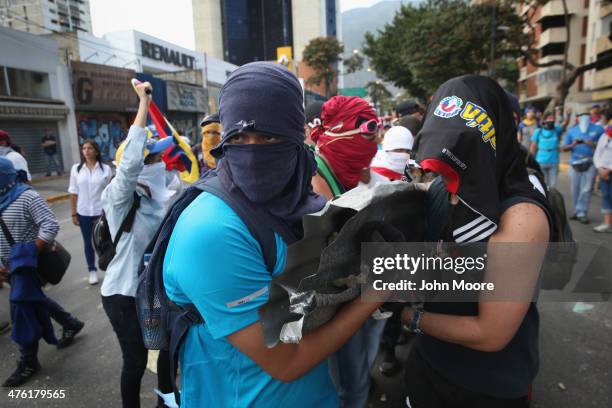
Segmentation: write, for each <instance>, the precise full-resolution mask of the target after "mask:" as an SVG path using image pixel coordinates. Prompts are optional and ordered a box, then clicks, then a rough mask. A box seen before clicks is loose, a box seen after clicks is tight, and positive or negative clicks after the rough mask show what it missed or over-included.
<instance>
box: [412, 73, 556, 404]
mask: <svg viewBox="0 0 612 408" xmlns="http://www.w3.org/2000/svg"><path fill="white" fill-rule="evenodd" d="M451 100H452V101H451ZM449 102H453V103H451V104H449ZM459 102H461V103H459ZM451 105H452V106H454V108H453V109H448V106H451ZM444 108H447V109H444ZM515 135H516V127H515V123H514V120H513V118H512V109H511V107H510V106H509V100H508V98H507V97H506V95H505V93H504V91H503V90H502V88H501V87H500V86H499V85H498V84H497V82H495V81H494V80H493V79H490V78H486V77H480V76H475V75H468V76H463V77H458V78H455V79H451V80H449V81H448V82H446V83H445V84H443V85H442V86H441V87H440V88H438V90H437V92H436V93H435V95H434V97H433V101H432V104H431V106H430V109H429V110H428V112H427V116H426V119H425V123H424V126H423V129H422V130H421V132H420V133H419V135H418V136H417V138H416V140H415V144H414V153H415V155H416V160H417V162H418V163H419V164H420V165H421V166H422V167H423V169H425V170H427V171H429V172H433V173H436V174H438V175H440V176H441V178H440V179H438V180H439V181H443V183H441V182H439V181H438V182H434V183H433V184H431V186H430V192H432V189H437V191H438V192H440V191H441V192H442V194H437V195H436V197H438V201H441V202H439V203H433V204H432V205H431V208H432V209H436V208H438V209H436V210H433V211H435V212H436V213H435V214H432V216H433V217H434V218H436V219H442V220H443V221H444V222H443V225H445V227H444V228H441V230H440V231H441V232H440V233H439V234H438V235H439V236H437V237H432V239H433V240H434V241H437V240H443V241H445V242H454V243H457V244H462V246H464V245H465V244H468V243H477V242H482V243H487V245H488V246H487V255H488V258H487V263H486V268H485V275H484V278H485V279H492V281H493V282H494V284H495V285H496V289H498V288H499V289H500V290H501V291H504V290H506V289H508V288H510V287H514V286H512V285H514V283H516V282H517V281H520V284H521V285H520V287H521V288H523V289H524V292H522V293H526V295H525V296H524V297H525V299H516V300H511V301H487V298H488V299H490V297H489V296H487V295H483V292H480V294H477V296H478V298H479V299H481V300H480V301H479V302H478V303H475V302H453V303H435V302H426V303H425V305H424V307H423V308H416V309H412V308H405V309H404V312H403V318H402V320H403V322H404V323H405V324H406V325H407V326H408V327H409V329H410V330H411V331H412V332H414V333H417V334H418V336H417V339H416V342H415V346H414V348H413V349H412V351H411V354H410V356H409V358H408V361H407V363H406V367H407V369H406V374H405V380H406V387H407V398H406V404H407V406H409V407H412V408H437V407H459V406H461V407H464V406H465V407H468V406H469V407H476V406H478V407H491V408H495V407H527V406H529V402H528V393H529V388H530V384H531V383H532V381H533V379H534V377H535V376H536V374H537V371H538V325H539V323H538V321H539V320H538V312H537V307H536V304H535V303H534V302H532V297H531V294H533V292H534V290H535V288H536V285H537V281H538V277H539V272H540V267H541V265H542V262H543V259H544V255H545V251H546V250H545V245H546V243H547V242H548V241H549V239H550V231H551V228H550V215H549V214H550V210H549V207H548V201H547V198H546V196H545V191H544V189H543V188H542V185H541V184H539V183H535V184H532V183H531V182H530V178H529V176H528V173H527V171H526V168H525V164H524V161H523V160H522V159H521V155H519V144H518V142H517V140H516V137H515ZM437 204H445V205H444V206H442V205H437ZM505 243H508V244H507V245H510V244H509V243H513V244H515V243H529V245H524V246H521V248H522V251H524V252H523V253H522V256H520V257H516V258H514V259H511V260H509V259H508V253H507V251H506V249H507V247H503V245H505ZM538 243H541V245H538ZM457 248H458V249H460V248H461V246H460V247H457ZM517 271H520V273H519V272H517ZM448 273H451V274H454V272H453V271H449V272H448ZM453 276H454V275H453ZM492 276H494V277H492ZM482 296H485V298H483V297H482ZM493 300H495V299H493Z"/></svg>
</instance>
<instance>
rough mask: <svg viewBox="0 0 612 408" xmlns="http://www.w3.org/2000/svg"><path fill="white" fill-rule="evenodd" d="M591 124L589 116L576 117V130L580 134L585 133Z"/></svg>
mask: <svg viewBox="0 0 612 408" xmlns="http://www.w3.org/2000/svg"><path fill="white" fill-rule="evenodd" d="M590 124H591V117H590V116H589V115H582V116H578V128H579V129H580V131H581V132H582V133H586V132H587V131H588V130H589V125H590Z"/></svg>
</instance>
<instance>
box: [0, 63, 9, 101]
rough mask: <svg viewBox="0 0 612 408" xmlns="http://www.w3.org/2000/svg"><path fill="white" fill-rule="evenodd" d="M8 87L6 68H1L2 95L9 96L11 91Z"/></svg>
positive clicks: (0, 83) (0, 93)
mask: <svg viewBox="0 0 612 408" xmlns="http://www.w3.org/2000/svg"><path fill="white" fill-rule="evenodd" d="M7 85H8V83H7V78H6V68H4V67H0V95H4V96H8V94H9V91H8V87H7Z"/></svg>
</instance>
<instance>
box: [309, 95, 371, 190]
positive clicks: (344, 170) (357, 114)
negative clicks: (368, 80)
mask: <svg viewBox="0 0 612 408" xmlns="http://www.w3.org/2000/svg"><path fill="white" fill-rule="evenodd" d="M358 118H363V119H365V120H371V119H376V112H375V111H374V109H373V108H372V107H371V106H370V104H368V102H366V101H365V100H363V99H361V98H359V97H356V96H334V97H333V98H331V99H330V100H329V101H327V102H325V104H324V105H323V110H322V111H321V119H322V121H323V126H322V127H319V128H316V129H315V130H314V131H313V133H312V136H311V137H312V140H313V141H315V142H316V143H317V150H318V151H319V153H320V154H321V155H322V156H323V157H325V159H326V160H327V162H328V163H329V165H330V166H331V168H332V170H333V172H334V174H335V175H336V176H337V177H338V180H339V181H340V183H342V185H343V186H344V187H345V188H346V189H351V188H353V187H355V186H357V183H359V180H360V178H361V171H362V170H363V169H364V168H367V167H369V165H370V162H371V161H372V158H373V157H374V155H375V154H376V151H377V147H376V142H375V141H374V140H368V139H367V138H365V137H364V136H362V135H361V134H359V133H357V134H351V135H346V136H344V135H342V133H344V132H348V131H351V130H354V129H356V128H357V119H358Z"/></svg>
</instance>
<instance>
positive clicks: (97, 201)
mask: <svg viewBox="0 0 612 408" xmlns="http://www.w3.org/2000/svg"><path fill="white" fill-rule="evenodd" d="M112 177H113V172H112V171H111V168H110V166H109V165H106V164H104V163H102V154H101V152H100V146H98V144H97V143H96V142H95V141H94V140H91V139H88V140H85V142H83V145H82V146H81V163H79V164H75V165H74V166H72V170H71V171H70V187H69V188H68V192H69V193H70V194H71V197H70V207H71V209H72V223H73V224H74V225H77V226H79V227H80V228H81V234H82V235H83V245H84V247H85V259H86V260H87V269H88V270H89V284H90V285H95V284H97V283H98V272H97V269H96V257H95V252H94V248H93V245H92V227H93V224H94V222H95V221H96V220H97V219H98V217H100V215H101V214H102V191H104V188H105V187H106V186H107V185H108V183H109V182H110V180H111V178H112Z"/></svg>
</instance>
